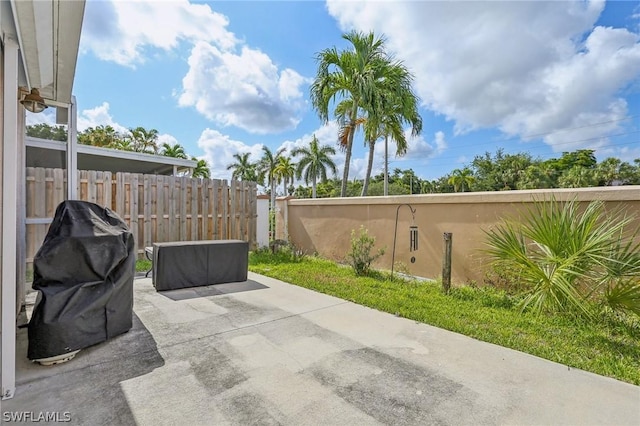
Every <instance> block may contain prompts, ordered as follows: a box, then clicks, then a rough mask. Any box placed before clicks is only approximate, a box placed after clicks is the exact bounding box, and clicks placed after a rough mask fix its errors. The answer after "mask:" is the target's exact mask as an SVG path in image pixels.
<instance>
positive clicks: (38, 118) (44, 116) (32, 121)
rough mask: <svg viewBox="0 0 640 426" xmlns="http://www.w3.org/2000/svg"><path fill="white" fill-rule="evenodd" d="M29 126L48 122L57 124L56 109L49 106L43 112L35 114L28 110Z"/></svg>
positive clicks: (52, 124) (50, 124)
mask: <svg viewBox="0 0 640 426" xmlns="http://www.w3.org/2000/svg"><path fill="white" fill-rule="evenodd" d="M26 124H27V126H34V125H36V124H48V125H49V126H57V124H56V109H55V108H47V109H45V110H44V111H43V112H39V113H37V114H34V113H32V112H29V111H27V123H26Z"/></svg>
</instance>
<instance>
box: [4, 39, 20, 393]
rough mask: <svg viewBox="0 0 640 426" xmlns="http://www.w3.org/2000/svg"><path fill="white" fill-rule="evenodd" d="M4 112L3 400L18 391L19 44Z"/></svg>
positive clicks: (8, 48) (8, 49) (9, 59)
mask: <svg viewBox="0 0 640 426" xmlns="http://www.w3.org/2000/svg"><path fill="white" fill-rule="evenodd" d="M3 62H4V63H3V65H4V79H3V82H2V89H3V93H2V96H3V100H2V102H3V104H2V106H3V108H2V121H3V132H2V222H1V225H0V226H1V230H2V232H1V234H0V237H1V239H2V271H1V275H2V292H1V294H2V353H1V354H0V355H1V357H2V367H1V368H2V399H9V398H13V394H14V392H15V388H16V285H17V280H16V255H15V253H16V245H17V229H16V228H17V225H18V210H17V204H18V182H19V181H20V179H19V176H18V170H19V168H18V158H19V157H18V144H19V143H21V142H23V141H19V140H18V107H19V104H18V43H17V42H16V41H15V40H13V39H11V38H9V37H6V38H5V40H4V57H3Z"/></svg>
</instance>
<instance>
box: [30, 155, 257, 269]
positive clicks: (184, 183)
mask: <svg viewBox="0 0 640 426" xmlns="http://www.w3.org/2000/svg"><path fill="white" fill-rule="evenodd" d="M65 195H66V170H63V169H45V168H36V167H27V169H26V239H27V241H26V252H27V253H26V255H27V267H28V268H30V265H31V263H32V262H33V256H34V255H35V253H36V252H37V250H38V248H39V247H40V246H41V245H42V241H43V240H44V237H45V235H46V233H47V230H48V229H49V224H50V223H51V221H52V220H53V216H54V213H55V209H56V207H57V206H58V204H60V203H61V202H62V201H64V199H65ZM78 199H80V200H85V201H91V202H93V203H96V204H99V205H101V206H105V207H109V208H110V209H112V210H113V211H115V212H116V213H117V214H118V215H119V216H120V217H121V218H122V219H124V221H125V222H126V223H127V225H128V226H129V229H131V231H132V232H133V235H134V237H135V239H136V247H137V249H138V256H141V255H142V253H144V247H146V246H150V245H151V244H152V243H154V242H165V241H193V240H221V239H239V240H244V241H248V242H249V246H250V247H251V248H254V247H255V246H256V212H257V207H256V184H255V183H253V182H242V181H235V180H232V181H231V182H230V183H229V182H227V181H226V180H217V179H193V178H188V177H176V176H158V175H142V174H134V173H115V174H114V173H111V172H97V171H84V170H81V171H78Z"/></svg>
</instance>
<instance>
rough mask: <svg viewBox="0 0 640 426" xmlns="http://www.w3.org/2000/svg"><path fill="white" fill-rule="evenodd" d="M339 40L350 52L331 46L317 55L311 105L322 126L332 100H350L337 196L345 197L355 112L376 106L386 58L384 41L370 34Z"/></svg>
mask: <svg viewBox="0 0 640 426" xmlns="http://www.w3.org/2000/svg"><path fill="white" fill-rule="evenodd" d="M342 37H343V38H344V39H345V40H347V41H349V42H350V43H351V44H352V45H353V49H352V50H343V51H338V50H337V49H336V48H335V47H333V48H330V49H325V50H322V51H321V52H319V53H317V54H316V61H317V62H318V70H317V73H316V78H315V80H314V82H313V84H312V85H311V93H310V95H311V103H312V105H313V107H314V108H315V110H316V112H317V113H318V116H319V117H320V119H321V120H322V121H323V122H324V123H327V122H328V121H329V104H330V103H331V102H332V101H334V100H335V98H337V97H340V98H342V99H350V100H351V110H350V111H349V112H348V113H346V114H345V118H346V120H345V124H346V127H347V131H346V133H345V134H346V136H347V140H346V142H345V146H344V149H345V164H344V172H343V176H342V186H341V188H340V196H341V197H345V196H346V195H347V182H348V180H349V165H350V162H351V151H352V146H353V137H354V134H355V129H356V126H357V118H358V110H359V109H360V108H361V107H362V105H371V106H374V107H375V105H376V103H375V102H374V98H375V96H377V93H376V79H377V78H378V77H379V76H378V73H377V69H378V68H379V67H380V66H381V65H383V64H385V63H388V58H387V55H386V54H385V51H384V39H383V38H376V37H375V35H374V34H373V32H370V33H368V34H364V33H361V32H357V31H351V32H349V33H346V34H344V35H343V36H342Z"/></svg>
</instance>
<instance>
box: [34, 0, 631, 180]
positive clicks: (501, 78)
mask: <svg viewBox="0 0 640 426" xmlns="http://www.w3.org/2000/svg"><path fill="white" fill-rule="evenodd" d="M352 29H355V30H359V31H371V30H372V31H374V32H375V33H376V34H378V35H383V34H384V36H385V37H386V46H387V50H388V51H389V52H390V53H392V54H394V55H395V57H396V58H397V59H400V60H402V61H403V62H404V64H405V65H406V66H407V67H408V68H409V69H410V70H411V71H412V73H413V74H414V76H415V90H416V92H417V94H418V95H419V97H420V99H421V108H420V112H421V115H422V117H423V122H424V126H423V133H422V135H421V136H419V137H418V138H415V139H410V141H409V152H408V153H407V155H406V156H405V157H402V158H395V157H391V159H390V160H391V164H390V167H391V168H392V169H393V168H395V167H399V168H401V169H408V168H413V169H414V171H415V172H416V173H417V174H418V176H421V177H422V178H428V179H434V178H437V177H440V176H442V175H444V174H446V173H448V172H450V171H451V170H453V169H455V168H460V167H463V166H464V165H466V164H469V162H470V161H471V160H472V159H473V157H474V156H475V155H479V154H483V153H484V152H486V151H489V152H492V153H493V152H495V150H496V149H498V148H503V149H504V150H505V151H506V152H522V151H526V152H529V153H531V154H532V155H533V156H534V157H540V158H542V159H546V158H551V157H553V156H559V155H561V153H562V151H571V150H574V149H583V148H589V149H595V150H596V156H597V157H598V158H599V159H600V160H602V159H604V158H606V157H609V156H614V157H620V158H622V159H623V160H625V161H632V160H633V159H635V158H640V2H638V1H618V2H606V3H605V2H602V1H586V2H585V1H576V2H573V1H551V2H542V1H535V2H525V1H509V2H484V1H468V2H462V1H422V2H421V1H410V2H409V1H407V2H404V1H396V2H393V1H369V2H357V1H348V2H340V1H327V2H321V1H295V2H294V1H217V2H189V1H186V0H185V1H149V2H144V1H115V2H113V1H107V0H88V1H87V4H86V10H85V20H84V24H83V32H82V39H81V44H80V53H79V57H78V64H77V68H76V79H75V83H74V93H75V95H76V98H77V102H78V110H79V118H78V126H79V129H80V130H82V129H84V128H86V127H89V126H97V125H107V124H108V125H112V126H114V127H116V128H117V129H120V130H126V129H127V128H132V127H137V126H143V127H146V128H155V129H157V130H158V131H159V133H160V134H161V138H160V140H161V141H167V142H170V143H175V142H179V143H180V144H182V145H183V146H184V147H185V149H186V151H187V152H188V153H189V154H191V155H193V156H197V157H199V158H205V159H207V161H208V162H209V163H210V165H211V168H212V175H213V177H218V178H228V177H229V175H230V173H229V172H228V171H227V170H226V166H227V165H228V164H229V163H230V162H231V161H232V155H233V154H234V153H237V152H250V153H252V158H253V159H254V160H257V159H258V158H259V155H260V149H261V146H262V145H263V144H265V145H267V146H269V147H270V148H271V149H273V150H276V149H278V148H280V147H285V148H287V149H292V148H293V147H295V146H300V145H303V144H306V143H308V142H309V140H310V139H311V136H312V135H313V134H315V135H316V136H317V137H318V138H319V139H320V141H321V142H322V143H324V144H329V145H332V146H336V138H337V128H336V126H335V124H334V123H328V124H327V125H323V123H321V122H320V121H319V120H318V118H317V115H316V113H315V111H314V110H313V108H312V107H311V105H310V103H309V85H310V83H311V81H312V80H313V77H314V76H315V73H316V62H315V59H314V56H315V54H316V53H317V52H319V51H320V50H322V49H324V48H329V47H333V46H337V47H338V48H346V47H347V43H346V42H345V41H344V40H343V39H342V38H341V35H342V34H343V33H344V32H346V31H350V30H352ZM39 121H45V122H49V123H53V115H52V114H51V113H48V114H47V113H45V114H39V115H30V116H29V117H28V122H29V123H35V122H39ZM382 148H383V147H382V144H381V143H378V144H377V147H376V150H377V153H378V155H377V157H376V161H375V163H374V174H377V173H380V172H381V171H382V164H383V162H382V159H383V157H382ZM335 160H336V163H337V164H338V165H339V168H340V170H341V169H342V164H343V163H344V155H343V154H341V153H338V155H336V158H335ZM365 167H366V149H365V147H364V145H363V142H362V136H361V135H357V136H356V140H355V141H354V156H353V159H352V164H351V175H350V176H351V177H362V176H363V175H364V171H365Z"/></svg>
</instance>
